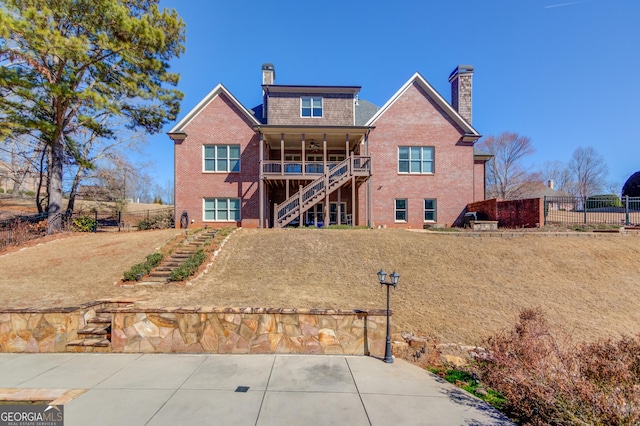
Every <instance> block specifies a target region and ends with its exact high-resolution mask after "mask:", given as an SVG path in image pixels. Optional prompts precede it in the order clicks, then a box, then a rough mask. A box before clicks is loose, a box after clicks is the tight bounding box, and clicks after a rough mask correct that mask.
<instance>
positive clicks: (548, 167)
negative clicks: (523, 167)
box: [539, 160, 573, 192]
mask: <svg viewBox="0 0 640 426" xmlns="http://www.w3.org/2000/svg"><path fill="white" fill-rule="evenodd" d="M539 173H540V176H541V178H542V180H543V182H546V181H549V180H552V181H553V188H554V189H556V190H558V191H565V192H569V190H570V189H571V186H572V181H573V178H572V176H571V170H569V167H568V166H567V164H566V163H564V162H562V161H558V160H555V161H545V162H544V163H542V166H541V167H540V171H539Z"/></svg>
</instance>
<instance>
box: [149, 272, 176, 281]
mask: <svg viewBox="0 0 640 426" xmlns="http://www.w3.org/2000/svg"><path fill="white" fill-rule="evenodd" d="M170 276H171V271H157V272H151V273H150V274H149V278H147V281H150V278H169V277H170ZM151 281H152V280H151Z"/></svg>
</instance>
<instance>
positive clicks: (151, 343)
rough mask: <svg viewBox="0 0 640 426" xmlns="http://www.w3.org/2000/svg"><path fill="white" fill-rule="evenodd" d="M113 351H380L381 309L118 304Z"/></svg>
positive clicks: (383, 322)
mask: <svg viewBox="0 0 640 426" xmlns="http://www.w3.org/2000/svg"><path fill="white" fill-rule="evenodd" d="M112 312H113V315H114V320H113V329H112V337H111V339H112V343H111V350H112V352H145V353H147V352H150V353H153V352H165V353H166V352H179V353H200V352H204V353H219V354H235V353H237V354H264V353H299V354H349V355H374V356H382V355H383V354H384V347H385V336H386V328H385V327H386V316H385V311H384V310H376V311H373V310H370V311H342V310H341V311H338V310H324V309H306V310H303V309H262V308H247V309H237V308H213V307H210V308H204V307H203V308H191V309H189V308H168V309H156V310H152V309H145V310H144V311H143V312H142V311H140V309H139V308H137V309H136V308H119V309H114V310H112Z"/></svg>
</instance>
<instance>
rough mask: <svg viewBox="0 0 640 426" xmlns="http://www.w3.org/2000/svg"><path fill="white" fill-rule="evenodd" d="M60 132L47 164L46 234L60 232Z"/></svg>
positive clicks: (62, 160) (61, 155)
mask: <svg viewBox="0 0 640 426" xmlns="http://www.w3.org/2000/svg"><path fill="white" fill-rule="evenodd" d="M62 138H63V135H62V132H60V134H59V135H58V137H57V138H56V140H55V141H54V142H53V144H52V145H51V163H50V164H49V210H48V213H49V214H48V217H47V219H48V223H49V226H48V228H47V234H53V233H56V232H60V231H62V214H61V213H62V164H63V162H64V141H63V139H62Z"/></svg>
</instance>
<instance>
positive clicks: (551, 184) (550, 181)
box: [547, 179, 553, 189]
mask: <svg viewBox="0 0 640 426" xmlns="http://www.w3.org/2000/svg"><path fill="white" fill-rule="evenodd" d="M547 186H548V187H549V188H551V189H553V179H549V180H548V181H547Z"/></svg>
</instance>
